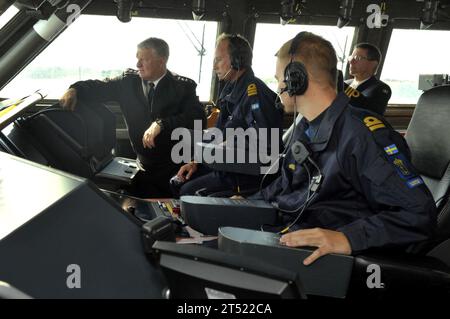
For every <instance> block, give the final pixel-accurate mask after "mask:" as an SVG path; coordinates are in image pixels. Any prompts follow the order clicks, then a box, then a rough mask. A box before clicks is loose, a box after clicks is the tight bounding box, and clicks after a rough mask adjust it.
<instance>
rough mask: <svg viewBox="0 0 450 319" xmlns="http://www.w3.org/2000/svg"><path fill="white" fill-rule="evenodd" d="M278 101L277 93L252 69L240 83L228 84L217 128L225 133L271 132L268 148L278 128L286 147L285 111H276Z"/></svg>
mask: <svg viewBox="0 0 450 319" xmlns="http://www.w3.org/2000/svg"><path fill="white" fill-rule="evenodd" d="M276 98H277V95H276V93H275V92H273V91H272V90H271V89H269V87H268V86H267V85H266V84H265V83H264V82H263V81H261V80H260V79H258V78H257V77H255V75H254V73H253V71H252V70H251V69H248V70H247V71H246V72H245V73H244V74H243V75H242V76H241V77H240V78H239V79H238V80H237V82H228V83H226V84H225V87H224V88H223V89H222V92H221V94H220V96H219V99H218V102H217V105H218V106H219V108H220V115H219V118H218V119H217V123H216V127H217V128H219V129H220V130H222V132H225V129H227V128H243V129H244V130H245V129H247V128H250V127H253V128H255V129H257V130H258V129H259V128H267V129H268V135H267V136H265V138H267V139H268V143H267V145H268V147H270V141H271V140H270V138H269V135H270V129H271V128H276V129H279V132H278V133H279V134H278V135H279V145H282V144H281V135H282V125H283V110H282V109H280V108H277V107H276V105H275V101H276Z"/></svg>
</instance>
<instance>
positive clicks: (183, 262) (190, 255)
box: [153, 241, 305, 299]
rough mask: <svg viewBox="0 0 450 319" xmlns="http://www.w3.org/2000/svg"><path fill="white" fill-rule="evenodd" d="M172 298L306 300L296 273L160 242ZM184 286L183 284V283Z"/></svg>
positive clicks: (158, 246) (208, 250) (156, 247)
mask: <svg viewBox="0 0 450 319" xmlns="http://www.w3.org/2000/svg"><path fill="white" fill-rule="evenodd" d="M153 249H154V250H155V251H156V252H157V255H159V258H160V261H159V263H160V266H161V268H162V270H163V272H164V274H165V277H166V280H167V282H168V284H169V290H170V298H176V299H186V298H188V299H203V298H208V299H241V298H246V299H248V298H258V299H259V298H271V299H276V298H304V297H305V295H304V294H303V292H302V287H301V283H300V280H299V277H298V275H297V274H296V273H295V272H292V271H289V270H285V269H282V268H279V267H275V266H271V265H267V264H262V263H261V262H260V261H258V260H256V259H253V258H247V257H243V256H237V255H234V254H229V253H225V252H222V251H218V250H215V249H211V248H207V247H201V246H183V247H180V245H177V244H175V243H171V242H162V241H157V242H155V244H154V245H153ZM181 283H182V284H181Z"/></svg>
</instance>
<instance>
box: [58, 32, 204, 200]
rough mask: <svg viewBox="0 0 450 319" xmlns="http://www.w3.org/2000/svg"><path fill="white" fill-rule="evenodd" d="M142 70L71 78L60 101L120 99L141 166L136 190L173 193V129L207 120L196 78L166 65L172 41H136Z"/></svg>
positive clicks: (68, 104)
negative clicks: (114, 75) (77, 79)
mask: <svg viewBox="0 0 450 319" xmlns="http://www.w3.org/2000/svg"><path fill="white" fill-rule="evenodd" d="M136 58H137V64H136V67H137V68H138V71H134V70H127V71H126V72H125V73H124V74H123V75H122V76H119V77H117V78H114V79H106V80H104V81H99V80H88V81H80V82H77V83H75V84H73V85H72V86H71V87H70V88H69V90H68V91H67V92H66V93H65V94H64V96H63V97H62V98H61V100H60V103H61V106H62V107H64V108H66V109H70V110H73V109H74V108H75V106H76V103H77V100H78V99H79V100H82V101H83V100H84V101H89V102H107V101H117V102H119V103H120V107H121V109H122V113H123V115H124V118H125V121H126V124H127V127H128V133H129V136H130V140H131V144H132V146H133V149H134V151H135V152H136V155H137V160H138V164H139V166H140V168H141V170H140V171H139V173H138V174H137V175H136V178H135V189H134V192H133V194H134V195H137V196H141V197H170V195H171V192H170V186H169V181H170V178H171V176H173V175H174V174H175V173H176V172H177V171H178V169H179V165H177V164H174V163H173V162H172V160H171V157H170V156H171V149H172V146H173V145H174V143H173V141H171V132H172V130H174V129H175V128H177V127H185V128H189V129H193V128H194V120H196V119H197V120H198V119H201V120H202V121H205V120H206V119H205V112H204V110H203V107H202V105H201V103H200V102H199V99H198V97H197V95H196V92H195V89H196V86H197V85H196V83H195V82H194V81H193V80H191V79H188V78H185V77H182V76H178V75H175V74H173V73H171V72H170V71H168V70H167V60H168V58H169V46H168V45H167V43H166V42H165V41H164V40H162V39H158V38H149V39H147V40H145V41H143V42H141V43H140V44H139V45H138V47H137V54H136Z"/></svg>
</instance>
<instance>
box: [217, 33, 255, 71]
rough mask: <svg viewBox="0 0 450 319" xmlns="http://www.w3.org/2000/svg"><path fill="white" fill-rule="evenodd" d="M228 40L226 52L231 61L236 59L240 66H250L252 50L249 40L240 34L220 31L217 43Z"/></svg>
mask: <svg viewBox="0 0 450 319" xmlns="http://www.w3.org/2000/svg"><path fill="white" fill-rule="evenodd" d="M223 40H228V54H229V55H230V59H231V61H233V60H234V61H238V63H239V67H240V68H242V69H243V68H249V67H251V66H252V59H253V51H252V47H251V45H250V42H248V40H247V39H246V38H244V37H243V36H242V35H240V34H228V33H222V34H221V35H219V37H218V38H217V41H216V45H218V44H219V43H220V42H221V41H223Z"/></svg>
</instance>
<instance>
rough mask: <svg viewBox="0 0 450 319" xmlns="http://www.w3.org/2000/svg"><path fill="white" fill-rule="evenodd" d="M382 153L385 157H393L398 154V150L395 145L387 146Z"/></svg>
mask: <svg viewBox="0 0 450 319" xmlns="http://www.w3.org/2000/svg"><path fill="white" fill-rule="evenodd" d="M384 151H385V152H386V154H387V155H394V154H397V153H398V148H397V145H395V144H391V145H389V146H386V147H385V148H384Z"/></svg>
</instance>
